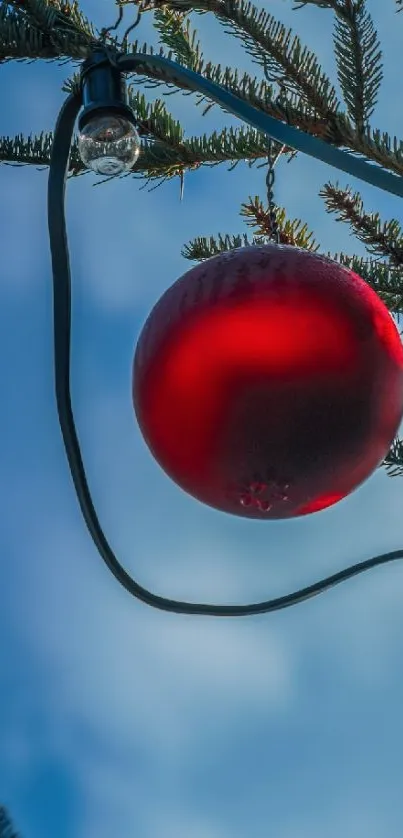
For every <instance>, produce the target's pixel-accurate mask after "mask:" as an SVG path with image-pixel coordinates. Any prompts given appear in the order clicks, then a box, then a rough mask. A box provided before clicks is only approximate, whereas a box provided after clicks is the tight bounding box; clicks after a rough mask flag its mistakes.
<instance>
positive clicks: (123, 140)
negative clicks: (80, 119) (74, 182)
mask: <svg viewBox="0 0 403 838" xmlns="http://www.w3.org/2000/svg"><path fill="white" fill-rule="evenodd" d="M78 150H79V153H80V157H81V160H82V161H83V163H84V165H85V166H86V167H87V168H88V169H92V171H93V172H96V174H98V175H120V174H121V173H122V172H128V171H130V169H132V168H133V166H134V164H135V162H136V160H137V158H138V156H139V154H140V137H139V135H138V133H137V131H136V129H135V127H134V125H133V124H132V123H131V122H130V120H129V119H126V118H125V117H123V116H117V115H115V114H111V113H107V114H96V115H95V116H93V118H92V119H91V121H90V122H88V123H87V125H85V127H84V128H83V130H82V131H81V132H80V133H79V135H78Z"/></svg>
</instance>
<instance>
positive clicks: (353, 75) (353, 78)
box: [334, 0, 383, 133]
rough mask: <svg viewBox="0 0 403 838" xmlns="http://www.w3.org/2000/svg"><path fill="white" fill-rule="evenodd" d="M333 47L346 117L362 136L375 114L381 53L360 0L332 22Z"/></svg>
mask: <svg viewBox="0 0 403 838" xmlns="http://www.w3.org/2000/svg"><path fill="white" fill-rule="evenodd" d="M334 47H335V56H336V62H337V74H338V79H339V82H340V86H341V89H342V91H343V96H344V101H345V102H346V104H347V110H348V113H349V115H350V117H351V119H352V120H353V122H354V124H355V126H356V129H357V131H358V132H359V133H362V131H363V130H364V126H365V125H366V123H367V122H368V119H369V117H370V116H372V113H373V111H374V108H375V105H376V101H377V94H378V90H379V87H380V84H381V82H382V79H383V69H382V65H381V57H382V51H381V50H380V49H379V40H378V36H377V33H376V31H375V28H374V25H373V22H372V18H371V16H370V15H369V14H368V13H367V12H366V10H365V8H364V2H363V0H358V2H357V3H356V4H355V5H353V4H352V2H351V0H346V3H345V15H343V16H342V15H341V14H340V12H339V15H338V17H337V18H336V22H335V34H334Z"/></svg>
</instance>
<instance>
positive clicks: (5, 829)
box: [0, 805, 19, 838]
mask: <svg viewBox="0 0 403 838" xmlns="http://www.w3.org/2000/svg"><path fill="white" fill-rule="evenodd" d="M0 838H19V836H18V835H17V833H16V832H14V829H13V826H12V823H11V819H10V817H9V815H8V812H7V809H6V808H5V806H1V805H0Z"/></svg>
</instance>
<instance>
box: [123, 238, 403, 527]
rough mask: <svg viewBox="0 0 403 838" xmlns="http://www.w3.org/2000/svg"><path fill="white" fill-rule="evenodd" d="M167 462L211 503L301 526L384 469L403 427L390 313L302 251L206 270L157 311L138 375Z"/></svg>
mask: <svg viewBox="0 0 403 838" xmlns="http://www.w3.org/2000/svg"><path fill="white" fill-rule="evenodd" d="M133 401H134V407H135V412H136V416H137V420H138V423H139V425H140V428H141V431H142V433H143V435H144V438H145V440H146V442H147V445H148V446H149V448H150V450H151V452H152V454H153V455H154V457H155V459H156V460H157V462H158V463H159V464H160V466H162V468H163V469H164V470H165V472H166V473H167V474H168V475H169V476H170V477H171V478H172V480H174V481H175V482H176V483H177V484H178V485H179V486H180V487H181V488H182V489H184V490H185V491H186V492H188V493H189V494H190V495H192V496H193V497H195V498H197V499H198V500H200V501H203V503H206V504H209V505H210V506H212V507H215V508H216V509H219V510H221V511H224V512H229V513H232V514H234V515H242V516H245V517H248V518H260V519H270V518H272V519H273V518H277V519H278V518H290V517H295V516H299V515H306V514H308V513H311V512H317V511H319V510H321V509H325V508H326V507H328V506H331V505H332V504H334V503H337V501H340V500H341V499H342V498H344V497H345V496H346V495H348V494H349V493H350V492H352V491H353V490H354V489H355V488H356V487H357V486H359V485H360V484H361V483H362V482H363V481H364V480H365V479H366V478H367V477H369V475H370V474H371V473H372V472H373V471H374V470H375V469H376V468H377V466H379V465H380V463H381V462H382V460H383V459H384V457H385V456H386V454H387V452H388V451H389V449H390V446H391V443H392V441H393V439H394V437H395V435H396V433H397V430H398V427H399V424H400V421H401V419H402V416H403V347H402V343H401V340H400V336H399V333H398V331H397V329H396V326H395V324H394V322H393V320H392V317H391V315H390V314H389V312H388V310H387V308H386V306H385V305H384V304H383V302H382V301H381V300H380V298H379V297H378V295H377V294H376V293H375V291H373V290H372V289H371V288H370V286H369V285H367V283H366V282H364V280H363V279H361V277H359V276H357V274H355V273H353V272H352V271H351V270H348V269H347V268H344V267H343V266H341V265H340V264H339V263H338V262H334V261H333V260H331V259H329V258H327V257H324V256H318V255H316V254H313V253H310V252H309V251H307V250H303V249H301V248H297V247H292V246H289V245H277V244H274V243H271V244H267V245H262V246H260V245H254V246H251V247H241V248H237V249H234V250H231V251H228V252H225V253H222V254H220V255H218V256H214V257H213V258H211V259H209V260H207V261H205V262H203V263H201V264H199V265H197V266H196V267H194V268H192V269H191V270H190V271H188V272H187V273H186V274H184V276H182V277H181V279H179V280H178V281H177V282H175V284H174V285H172V287H171V288H169V289H168V290H167V291H166V292H165V293H164V294H163V296H162V297H161V299H160V300H159V302H158V303H157V304H156V305H155V307H154V309H153V310H152V312H151V314H150V315H149V317H148V319H147V321H146V323H145V325H144V328H143V330H142V333H141V335H140V338H139V341H138V344H137V348H136V353H135V358H134V367H133Z"/></svg>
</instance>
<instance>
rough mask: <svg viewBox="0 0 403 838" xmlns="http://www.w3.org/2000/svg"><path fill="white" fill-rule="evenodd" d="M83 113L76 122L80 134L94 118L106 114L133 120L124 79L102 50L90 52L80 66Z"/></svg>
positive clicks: (134, 122)
mask: <svg viewBox="0 0 403 838" xmlns="http://www.w3.org/2000/svg"><path fill="white" fill-rule="evenodd" d="M81 92H82V99H83V110H82V111H81V114H80V117H79V120H78V129H79V131H80V132H81V131H82V130H83V129H84V128H85V126H86V125H88V123H89V122H91V120H92V119H93V117H94V116H95V115H98V114H99V115H101V114H102V113H110V114H113V115H114V116H121V117H123V118H124V119H128V120H129V122H131V123H132V125H136V118H135V116H134V113H133V111H132V109H131V107H130V106H129V104H128V99H127V86H126V79H125V78H124V76H123V74H122V73H121V72H120V70H118V69H116V68H115V67H114V66H113V65H112V64H111V63H110V61H109V59H108V57H107V55H106V52H105V50H103V49H102V48H100V49H96V50H94V52H93V53H92V54H91V55H90V56H89V58H87V59H86V61H84V63H83V64H82V66H81Z"/></svg>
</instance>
